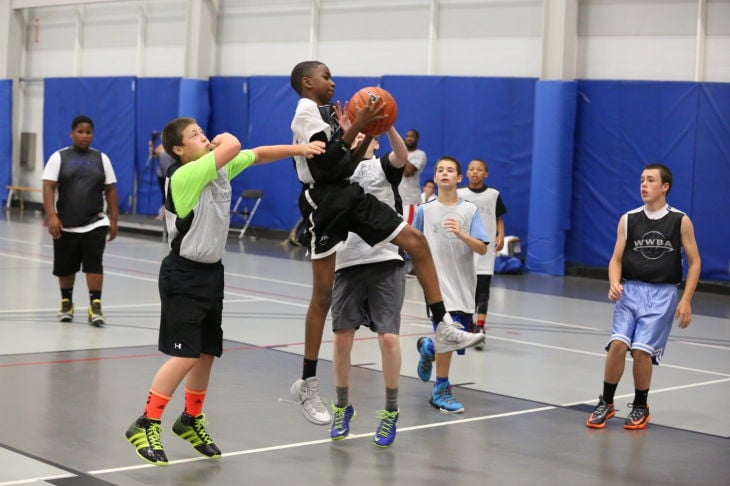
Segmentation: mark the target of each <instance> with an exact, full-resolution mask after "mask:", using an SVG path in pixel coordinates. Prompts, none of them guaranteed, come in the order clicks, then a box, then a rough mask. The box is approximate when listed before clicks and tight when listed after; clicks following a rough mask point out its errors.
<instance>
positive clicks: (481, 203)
mask: <svg viewBox="0 0 730 486" xmlns="http://www.w3.org/2000/svg"><path fill="white" fill-rule="evenodd" d="M456 194H458V195H459V197H461V198H462V199H465V200H467V201H469V202H470V203H472V204H474V205H475V206H476V207H477V208H479V216H480V217H481V218H482V222H483V223H484V227H485V228H486V230H487V236H488V237H489V242H490V244H489V245H488V246H487V253H485V254H484V255H479V254H478V253H475V254H474V263H475V265H476V269H477V275H494V259H495V258H496V256H497V251H496V249H495V247H494V240H495V238H496V237H497V217H499V216H502V215H503V214H505V213H506V212H507V208H506V207H505V206H504V203H503V202H502V196H500V194H499V191H498V190H496V189H494V188H493V187H487V186H484V187H483V188H482V189H477V190H474V189H471V188H469V187H460V188H458V189H457V190H456ZM503 236H504V235H503Z"/></svg>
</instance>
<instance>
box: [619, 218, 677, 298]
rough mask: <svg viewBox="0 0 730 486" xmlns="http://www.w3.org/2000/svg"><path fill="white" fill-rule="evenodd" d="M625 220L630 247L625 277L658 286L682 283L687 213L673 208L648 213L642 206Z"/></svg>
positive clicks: (625, 256)
mask: <svg viewBox="0 0 730 486" xmlns="http://www.w3.org/2000/svg"><path fill="white" fill-rule="evenodd" d="M624 217H625V218H626V219H625V221H624V223H625V224H624V226H625V228H626V246H625V248H624V254H623V261H622V265H621V277H622V278H623V279H625V280H640V281H642V282H647V283H656V284H678V283H680V282H681V281H682V254H681V249H682V248H681V247H682V230H681V227H682V218H683V217H684V213H683V212H681V211H678V210H677V209H674V208H672V207H669V206H665V207H664V208H662V209H660V210H658V211H654V212H651V213H647V211H646V210H645V208H644V207H643V206H642V207H640V208H637V209H634V210H633V211H629V212H627V213H626V215H625V216H624Z"/></svg>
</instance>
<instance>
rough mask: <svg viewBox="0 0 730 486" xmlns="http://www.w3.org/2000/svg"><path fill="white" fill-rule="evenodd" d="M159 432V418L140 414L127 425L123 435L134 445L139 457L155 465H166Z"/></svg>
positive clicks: (160, 430) (160, 429) (160, 428)
mask: <svg viewBox="0 0 730 486" xmlns="http://www.w3.org/2000/svg"><path fill="white" fill-rule="evenodd" d="M161 432H162V427H161V424H160V421H159V420H154V419H149V418H147V417H145V416H142V417H140V418H138V419H137V420H136V421H135V422H134V423H133V424H132V425H130V426H129V428H128V429H127V432H126V433H125V434H124V435H125V436H126V437H127V440H128V441H129V443H130V444H132V445H133V446H134V447H135V449H136V450H137V455H138V456H139V457H141V458H142V459H144V460H145V461H147V462H149V463H151V464H154V465H155V466H167V456H166V455H165V450H164V449H163V448H162V441H161V440H160V433H161Z"/></svg>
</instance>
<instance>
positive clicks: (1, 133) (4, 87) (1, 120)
mask: <svg viewBox="0 0 730 486" xmlns="http://www.w3.org/2000/svg"><path fill="white" fill-rule="evenodd" d="M12 169H13V80H12V79H0V203H2V204H3V206H4V205H5V202H6V201H7V200H8V190H7V189H6V188H5V186H6V185H8V184H12V182H13V176H12Z"/></svg>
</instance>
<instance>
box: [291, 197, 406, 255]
mask: <svg viewBox="0 0 730 486" xmlns="http://www.w3.org/2000/svg"><path fill="white" fill-rule="evenodd" d="M299 210H300V211H301V213H302V217H303V218H304V219H305V221H307V222H308V223H307V230H308V231H309V232H310V238H311V241H310V245H309V247H310V250H311V258H312V259H317V258H324V257H326V256H329V255H332V254H334V252H335V251H337V249H338V248H339V247H340V246H342V245H343V244H344V242H345V240H346V239H347V233H349V232H350V231H351V232H353V233H356V234H357V235H358V236H360V238H362V239H363V240H365V242H366V243H367V244H369V245H370V246H375V245H376V244H378V243H381V242H388V241H391V240H392V239H393V238H395V237H396V236H397V235H398V233H400V231H401V230H402V229H403V228H405V227H406V222H405V221H403V218H401V216H400V215H399V214H398V213H396V212H395V210H393V208H391V207H390V206H388V205H387V204H385V203H384V202H382V201H380V200H378V199H377V198H375V197H374V196H373V195H372V194H366V193H365V192H364V191H363V190H362V187H360V186H359V185H358V184H347V185H344V186H343V185H334V184H322V185H318V186H315V187H313V188H307V189H305V190H304V191H303V192H302V194H301V195H300V196H299Z"/></svg>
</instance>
